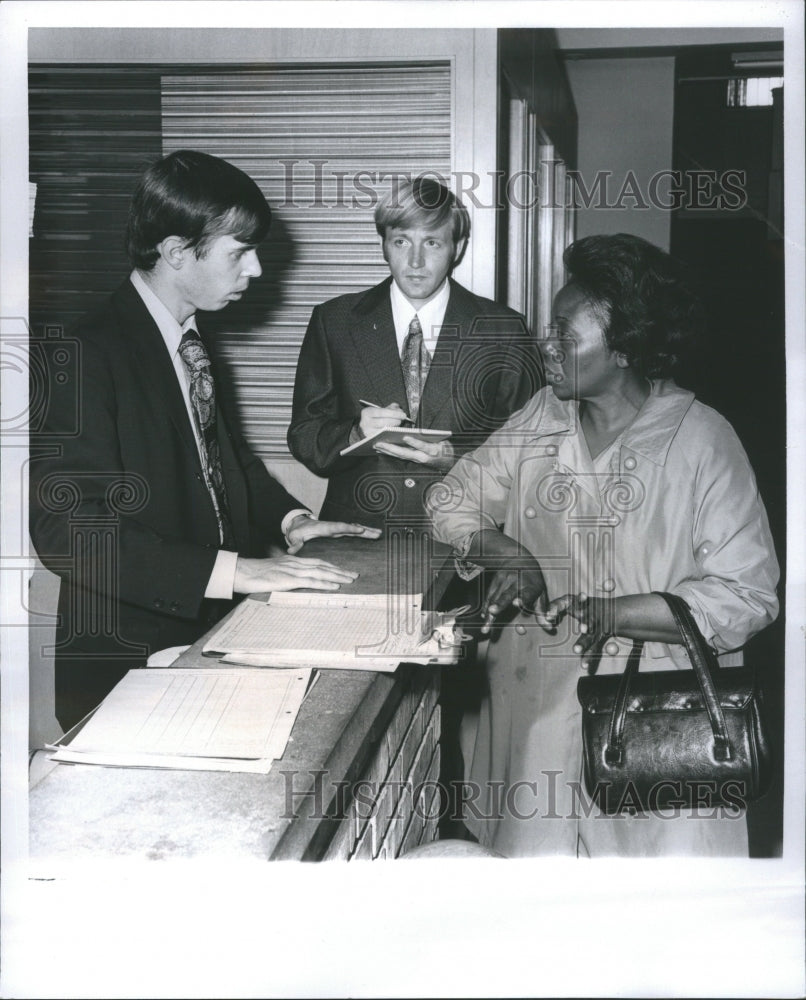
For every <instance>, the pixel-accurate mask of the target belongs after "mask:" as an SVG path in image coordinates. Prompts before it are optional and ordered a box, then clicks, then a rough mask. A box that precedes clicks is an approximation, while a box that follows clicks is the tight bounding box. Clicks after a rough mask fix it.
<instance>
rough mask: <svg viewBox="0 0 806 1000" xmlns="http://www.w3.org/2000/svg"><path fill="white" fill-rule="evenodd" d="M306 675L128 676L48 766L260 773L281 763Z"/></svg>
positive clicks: (166, 671) (185, 672) (189, 672)
mask: <svg viewBox="0 0 806 1000" xmlns="http://www.w3.org/2000/svg"><path fill="white" fill-rule="evenodd" d="M310 674H311V672H310V670H307V669H297V670H265V669H260V670H254V669H248V668H242V669H238V670H233V669H232V668H224V669H218V668H213V669H210V670H197V669H192V668H191V669H181V668H180V669H178V668H175V667H167V668H151V669H146V670H130V671H129V673H128V674H126V676H125V677H124V678H123V679H122V680H121V681H120V683H119V684H118V685H117V686H116V687H115V688H114V689H113V690H112V691H111V692H110V694H109V695H107V697H106V698H105V699H104V701H103V702H102V703H101V705H100V706H99V707H98V708H97V709H96V711H95V712H94V714H92V715H91V716H90V717H89V718H88V719H87V720H85V721H84V722H83V723H81V724H80V726H79V727H76V728H75V729H73V730H71V732H69V733H67V734H66V736H64V737H63V738H62V740H60V741H59V742H58V743H57V744H55V745H54V746H53V747H51V749H56V750H57V752H56V753H55V754H54V756H53V759H54V760H58V761H70V762H73V763H84V764H106V765H110V766H119V767H168V768H180V769H190V770H202V771H251V772H257V773H260V774H266V773H267V772H268V771H269V770H270V769H271V764H272V761H273V760H275V759H277V758H279V757H282V756H283V753H284V752H285V746H286V743H287V742H288V737H289V735H290V733H291V727H292V726H293V725H294V720H295V719H296V717H297V713H298V711H299V707H300V705H301V704H302V699H303V698H304V696H305V691H306V688H307V686H308V681H309V680H310Z"/></svg>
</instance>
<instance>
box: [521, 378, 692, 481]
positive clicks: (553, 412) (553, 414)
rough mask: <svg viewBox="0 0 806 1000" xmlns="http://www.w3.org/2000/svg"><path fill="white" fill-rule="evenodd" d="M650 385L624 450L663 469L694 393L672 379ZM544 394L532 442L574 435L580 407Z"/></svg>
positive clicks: (626, 436) (625, 435)
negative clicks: (538, 424)
mask: <svg viewBox="0 0 806 1000" xmlns="http://www.w3.org/2000/svg"><path fill="white" fill-rule="evenodd" d="M651 384H652V390H651V392H650V394H649V396H647V398H646V400H645V402H644V405H643V406H642V407H641V410H640V412H639V413H638V415H637V417H636V418H635V420H634V422H633V423H632V424H630V426H629V427H627V428H626V429H625V431H624V433H623V435H622V439H621V447H622V448H629V449H630V451H634V452H635V453H636V454H638V455H643V456H644V457H645V458H648V459H649V460H650V461H652V462H654V463H655V464H656V465H663V464H664V463H665V462H666V456H667V455H668V453H669V448H670V447H671V444H672V441H673V440H674V437H675V434H677V431H678V428H679V427H680V424H681V423H682V422H683V417H685V415H686V413H687V412H688V410H689V408H690V407H691V404H692V403H693V402H694V393H692V392H689V391H688V389H681V388H680V387H679V386H677V385H675V383H674V382H673V381H672V379H653V380H651ZM543 393H544V394H545V398H544V401H543V407H542V412H541V414H540V416H539V420H540V426H539V428H538V429H537V431H536V432H535V434H534V435H533V439H537V438H541V437H547V436H549V435H552V434H564V433H565V434H567V433H569V432H571V431H574V430H575V429H576V427H577V422H578V416H577V414H578V409H579V404H578V403H577V402H575V401H573V400H561V399H557V397H556V396H555V395H554V393H553V392H552V391H551V389H550V388H548V387H547V388H546V389H544V390H543Z"/></svg>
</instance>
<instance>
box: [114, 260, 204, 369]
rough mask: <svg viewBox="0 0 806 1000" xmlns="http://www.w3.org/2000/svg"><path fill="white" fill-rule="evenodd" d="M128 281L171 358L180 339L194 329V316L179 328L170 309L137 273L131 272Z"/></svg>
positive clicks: (176, 349) (177, 347)
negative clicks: (146, 310)
mask: <svg viewBox="0 0 806 1000" xmlns="http://www.w3.org/2000/svg"><path fill="white" fill-rule="evenodd" d="M129 280H130V281H131V283H132V284H133V285H134V287H135V290H136V291H137V294H138V295H139V296H140V298H141V299H142V300H143V305H144V306H145V307H146V309H148V311H149V313H150V314H151V318H152V319H153V320H154V322H155V323H156V324H157V327H158V328H159V331H160V333H161V334H162V339H163V340H164V341H165V346H166V347H167V348H168V350H169V351H170V353H171V356H173V355H174V354H176V352H177V351H178V350H179V342H180V341H181V339H182V335H183V334H184V333H186V332H187V331H188V330H190V329H193V330H195V329H196V314H195V313H194V314H193V315H192V316H188V318H187V319H186V320H185V322H184V323H182V325H181V326H180V324H179V323H177V321H176V319H175V318H174V316H173V315H172V313H171V311H170V309H169V308H168V307H167V306H166V305H165V303H164V302H163V301H162V299H161V298H159V296H158V295H156V294H155V293H154V292H153V291H152V290H151V289H150V288H149V286H148V284H147V283H146V281H145V280H144V279H143V276H142V275H141V274H140V273H139V271H132V273H131V274H130V275H129Z"/></svg>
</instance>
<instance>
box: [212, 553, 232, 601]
mask: <svg viewBox="0 0 806 1000" xmlns="http://www.w3.org/2000/svg"><path fill="white" fill-rule="evenodd" d="M237 563H238V553H237V552H228V551H227V550H226V549H219V550H218V555H217V556H216V560H215V563H214V565H213V572H212V573H211V574H210V579H209V580H208V582H207V589H206V590H205V592H204V596H205V597H207V598H210V599H211V600H218V601H231V600H232V595H233V592H234V588H235V567H236V565H237Z"/></svg>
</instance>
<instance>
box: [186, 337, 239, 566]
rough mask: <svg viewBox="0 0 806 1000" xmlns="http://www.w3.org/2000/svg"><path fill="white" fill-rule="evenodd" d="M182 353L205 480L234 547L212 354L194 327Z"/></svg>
mask: <svg viewBox="0 0 806 1000" xmlns="http://www.w3.org/2000/svg"><path fill="white" fill-rule="evenodd" d="M179 354H180V355H181V357H182V360H183V361H184V363H185V367H186V368H187V370H188V372H189V373H190V403H191V406H192V408H193V415H194V417H195V418H196V428H197V430H198V432H199V436H200V437H201V440H202V441H203V442H204V451H205V453H206V458H207V461H206V462H203V463H202V465H203V467H204V468H203V471H204V479H205V482H206V483H207V488H208V490H209V491H210V497H211V499H212V501H213V506H214V507H215V513H216V518H217V520H218V530H219V535H220V540H221V543H222V545H223V546H224V548H225V549H231V550H234V549H235V536H234V533H233V530H232V521H231V519H230V513H229V503H228V502H227V490H226V487H225V486H224V477H223V475H222V472H221V454H220V451H219V447H218V438H217V437H216V406H215V383H214V382H213V376H212V373H211V371H210V356H209V354H208V353H207V349H206V348H205V346H204V344H203V343H202V342H201V338H200V337H199V335H198V333H197V332H196V331H195V330H193V329H190V330H188V331H187V332H186V333H184V334H183V335H182V340H181V341H180V343H179Z"/></svg>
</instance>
